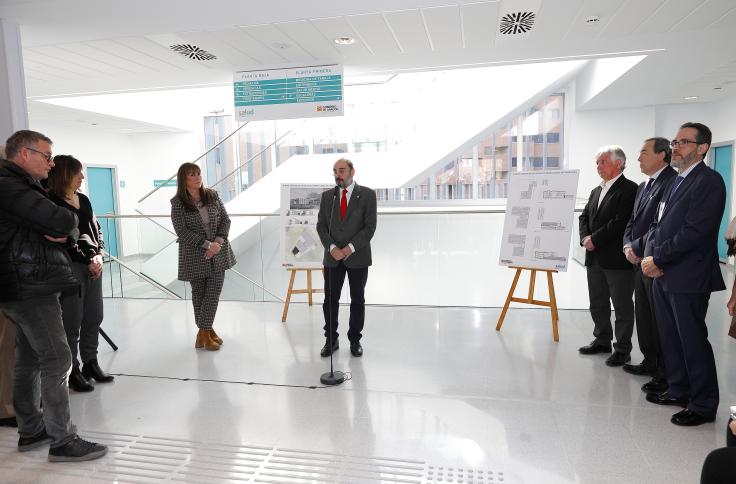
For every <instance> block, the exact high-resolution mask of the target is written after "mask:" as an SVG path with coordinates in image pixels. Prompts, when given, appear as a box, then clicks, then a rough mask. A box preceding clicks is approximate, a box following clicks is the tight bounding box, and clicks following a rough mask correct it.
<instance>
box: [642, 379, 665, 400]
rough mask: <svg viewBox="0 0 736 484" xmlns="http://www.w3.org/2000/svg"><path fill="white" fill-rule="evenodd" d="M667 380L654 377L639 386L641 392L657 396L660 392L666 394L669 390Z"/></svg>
mask: <svg viewBox="0 0 736 484" xmlns="http://www.w3.org/2000/svg"><path fill="white" fill-rule="evenodd" d="M669 387H670V386H669V384H668V383H667V379H665V378H657V377H656V376H655V377H654V378H652V379H651V380H649V381H648V382H646V383H645V384H643V385H642V386H641V391H643V392H646V393H654V394H657V395H659V394H660V393H662V392H666V391H667V389H668V388H669Z"/></svg>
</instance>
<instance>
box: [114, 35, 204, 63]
mask: <svg viewBox="0 0 736 484" xmlns="http://www.w3.org/2000/svg"><path fill="white" fill-rule="evenodd" d="M115 41H116V42H118V43H119V44H121V45H123V46H125V47H127V48H129V49H131V50H133V51H134V52H137V53H138V54H140V55H146V56H149V57H152V58H153V59H156V60H158V61H161V62H163V63H164V64H166V65H169V66H171V67H173V68H178V69H191V68H192V67H193V65H194V64H196V63H195V62H190V61H189V60H188V59H184V57H182V56H180V55H179V54H176V53H174V52H172V51H171V50H170V49H168V48H166V47H164V46H163V45H161V44H158V43H156V42H154V41H152V40H150V39H147V38H146V37H125V38H122V39H115Z"/></svg>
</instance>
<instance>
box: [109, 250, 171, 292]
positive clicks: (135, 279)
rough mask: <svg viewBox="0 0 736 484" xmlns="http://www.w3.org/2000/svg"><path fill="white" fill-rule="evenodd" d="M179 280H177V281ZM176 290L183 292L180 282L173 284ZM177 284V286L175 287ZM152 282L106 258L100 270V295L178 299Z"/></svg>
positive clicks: (121, 264)
mask: <svg viewBox="0 0 736 484" xmlns="http://www.w3.org/2000/svg"><path fill="white" fill-rule="evenodd" d="M177 282H179V281H177ZM174 286H175V287H174V289H177V292H179V293H181V294H184V293H185V288H184V286H183V284H182V283H181V282H179V283H178V284H175V285H174ZM177 286H178V287H177ZM166 289H167V288H163V287H160V286H158V285H156V284H154V283H152V282H151V281H150V280H149V279H147V278H145V277H143V276H141V275H139V274H136V272H135V271H133V270H131V268H129V267H126V266H125V265H124V264H123V263H120V262H117V261H114V260H108V261H106V262H105V265H104V268H103V271H102V297H110V298H129V299H179V297H178V296H177V294H176V293H174V292H173V291H169V290H166Z"/></svg>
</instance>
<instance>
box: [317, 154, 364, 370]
mask: <svg viewBox="0 0 736 484" xmlns="http://www.w3.org/2000/svg"><path fill="white" fill-rule="evenodd" d="M332 172H333V174H334V176H335V183H336V184H337V186H336V187H335V188H333V189H330V190H327V191H326V192H324V193H322V199H321V202H320V206H319V215H318V217H317V232H318V233H319V238H320V240H321V241H322V245H323V246H324V248H325V252H324V258H323V261H322V264H323V265H324V276H325V302H324V304H322V311H323V312H324V316H325V327H324V330H325V338H326V341H325V345H324V347H323V348H322V351H321V352H320V355H321V356H322V357H325V356H330V355H331V354H332V352H333V351H336V350H337V349H338V348H339V347H340V344H339V342H338V339H337V338H338V333H337V313H338V310H339V308H340V305H339V304H340V293H341V292H342V285H343V283H344V281H345V274H347V276H348V282H349V284H350V329H349V330H348V339H349V340H350V353H352V355H353V356H362V355H363V347H362V346H361V344H360V339H361V337H362V334H361V333H362V331H363V323H364V322H365V297H364V292H365V284H366V282H367V281H368V267H369V266H370V265H371V264H372V259H371V238H373V234H374V233H375V231H376V219H377V216H376V192H374V191H373V190H371V189H370V188H368V187H364V186H360V185H358V184H357V183H355V181H353V176H354V175H355V169H354V168H353V163H352V162H351V161H350V160H346V159H345V158H341V159H339V160H337V161H336V162H335V166H334V167H333V169H332ZM330 319H331V320H332V321H330ZM330 331H332V335H331V339H332V345H330Z"/></svg>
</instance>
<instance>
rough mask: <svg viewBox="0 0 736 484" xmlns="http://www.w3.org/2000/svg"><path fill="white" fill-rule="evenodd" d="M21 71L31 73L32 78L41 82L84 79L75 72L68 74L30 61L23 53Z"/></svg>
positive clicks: (44, 64) (32, 60) (41, 63)
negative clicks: (41, 80)
mask: <svg viewBox="0 0 736 484" xmlns="http://www.w3.org/2000/svg"><path fill="white" fill-rule="evenodd" d="M23 69H24V70H25V71H26V72H32V73H33V74H34V76H33V77H34V78H40V79H43V80H60V79H61V80H71V79H81V78H83V77H84V76H82V75H80V74H79V73H77V72H69V71H68V70H66V69H63V68H59V67H57V66H53V65H49V64H47V63H45V62H39V61H38V60H34V59H31V58H29V57H28V56H27V55H26V53H25V52H24V59H23Z"/></svg>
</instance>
